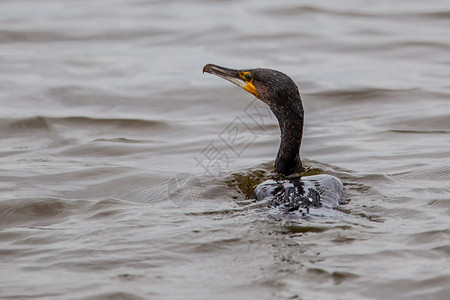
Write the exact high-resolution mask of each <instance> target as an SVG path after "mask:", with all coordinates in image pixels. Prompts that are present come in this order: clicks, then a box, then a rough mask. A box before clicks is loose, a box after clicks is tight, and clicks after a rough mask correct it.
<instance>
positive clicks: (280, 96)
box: [203, 64, 344, 215]
mask: <svg viewBox="0 0 450 300" xmlns="http://www.w3.org/2000/svg"><path fill="white" fill-rule="evenodd" d="M205 72H207V73H210V74H213V75H216V76H219V77H221V78H223V79H226V80H228V81H230V82H232V83H234V84H236V85H237V86H239V87H241V88H243V89H244V90H246V91H247V92H249V93H251V94H253V95H254V96H255V97H256V98H258V99H260V100H261V101H263V102H264V103H266V104H267V105H268V106H269V107H270V109H271V111H272V112H273V114H274V115H275V116H276V118H277V119H278V124H279V126H280V131H281V141H280V148H279V150H278V154H277V156H276V159H275V167H274V172H275V174H276V175H277V176H276V177H275V178H276V179H269V180H266V181H264V182H262V183H261V184H259V185H258V186H257V187H256V188H255V190H254V196H255V198H256V199H257V200H267V201H268V202H269V203H270V205H271V206H272V207H279V208H281V209H282V211H283V212H300V213H301V214H302V215H305V214H307V213H309V209H310V208H319V207H328V208H332V207H335V206H337V205H338V204H339V202H340V200H341V199H342V197H343V190H344V187H343V184H342V182H341V181H340V180H339V179H338V178H337V177H335V176H332V175H326V174H321V175H313V176H303V177H300V176H298V175H296V174H298V173H299V172H301V171H302V168H303V165H302V161H301V159H300V145H301V142H302V136H303V123H304V110H303V103H302V99H301V96H300V92H299V90H298V87H297V85H296V84H295V82H294V81H293V80H292V79H291V78H290V77H289V76H287V75H286V74H284V73H282V72H279V71H275V70H270V69H261V68H259V69H241V70H234V69H229V68H225V67H220V66H217V65H213V64H207V65H205V66H204V67H203V73H205Z"/></svg>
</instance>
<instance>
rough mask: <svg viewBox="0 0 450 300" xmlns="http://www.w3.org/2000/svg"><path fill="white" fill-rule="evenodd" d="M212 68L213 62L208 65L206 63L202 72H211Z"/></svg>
mask: <svg viewBox="0 0 450 300" xmlns="http://www.w3.org/2000/svg"><path fill="white" fill-rule="evenodd" d="M210 70H211V64H207V65H205V66H204V67H203V70H202V73H203V74H204V73H205V72H206V73H209V72H210Z"/></svg>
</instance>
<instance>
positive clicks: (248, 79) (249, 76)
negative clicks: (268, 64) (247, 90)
mask: <svg viewBox="0 0 450 300" xmlns="http://www.w3.org/2000/svg"><path fill="white" fill-rule="evenodd" d="M245 79H247V81H251V80H252V74H250V73H247V74H245Z"/></svg>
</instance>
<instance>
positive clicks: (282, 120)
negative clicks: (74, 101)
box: [272, 95, 303, 176]
mask: <svg viewBox="0 0 450 300" xmlns="http://www.w3.org/2000/svg"><path fill="white" fill-rule="evenodd" d="M291 100H292V99H291ZM295 100H296V101H295V102H291V101H289V102H288V103H294V104H293V105H291V106H290V107H286V108H281V109H272V111H273V112H274V113H275V116H276V117H277V119H278V123H279V125H280V131H281V142H280V149H279V150H278V154H277V158H276V160H275V170H274V171H275V173H278V174H280V175H284V176H288V175H291V174H293V173H297V172H300V171H301V170H302V161H301V159H300V146H301V143H302V136H303V106H302V102H301V99H300V95H299V96H298V99H295Z"/></svg>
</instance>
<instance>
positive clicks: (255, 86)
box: [203, 64, 300, 108]
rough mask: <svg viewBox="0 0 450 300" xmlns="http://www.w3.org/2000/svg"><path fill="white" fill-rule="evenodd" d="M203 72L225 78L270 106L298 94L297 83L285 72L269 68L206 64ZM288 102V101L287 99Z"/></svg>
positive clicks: (280, 103) (278, 105)
mask: <svg viewBox="0 0 450 300" xmlns="http://www.w3.org/2000/svg"><path fill="white" fill-rule="evenodd" d="M203 72H206V73H210V74H213V75H216V76H219V77H221V78H223V79H226V80H228V81H230V82H232V83H234V84H236V85H237V86H239V87H241V88H243V89H244V90H246V91H247V92H249V93H251V94H253V95H254V96H255V97H256V98H258V99H260V100H262V101H263V102H265V103H267V104H268V105H269V106H270V107H271V108H276V107H280V106H285V105H286V104H288V103H287V102H288V101H289V100H291V101H294V100H295V99H289V98H291V97H292V95H294V96H295V97H297V96H298V98H300V96H299V92H298V88H297V85H296V84H295V83H294V81H293V80H292V79H291V78H290V77H289V76H287V75H286V74H284V73H282V72H279V71H275V70H270V69H242V70H234V69H229V68H224V67H220V66H217V65H213V64H207V65H206V66H204V67H203ZM289 102H290V101H289Z"/></svg>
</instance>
